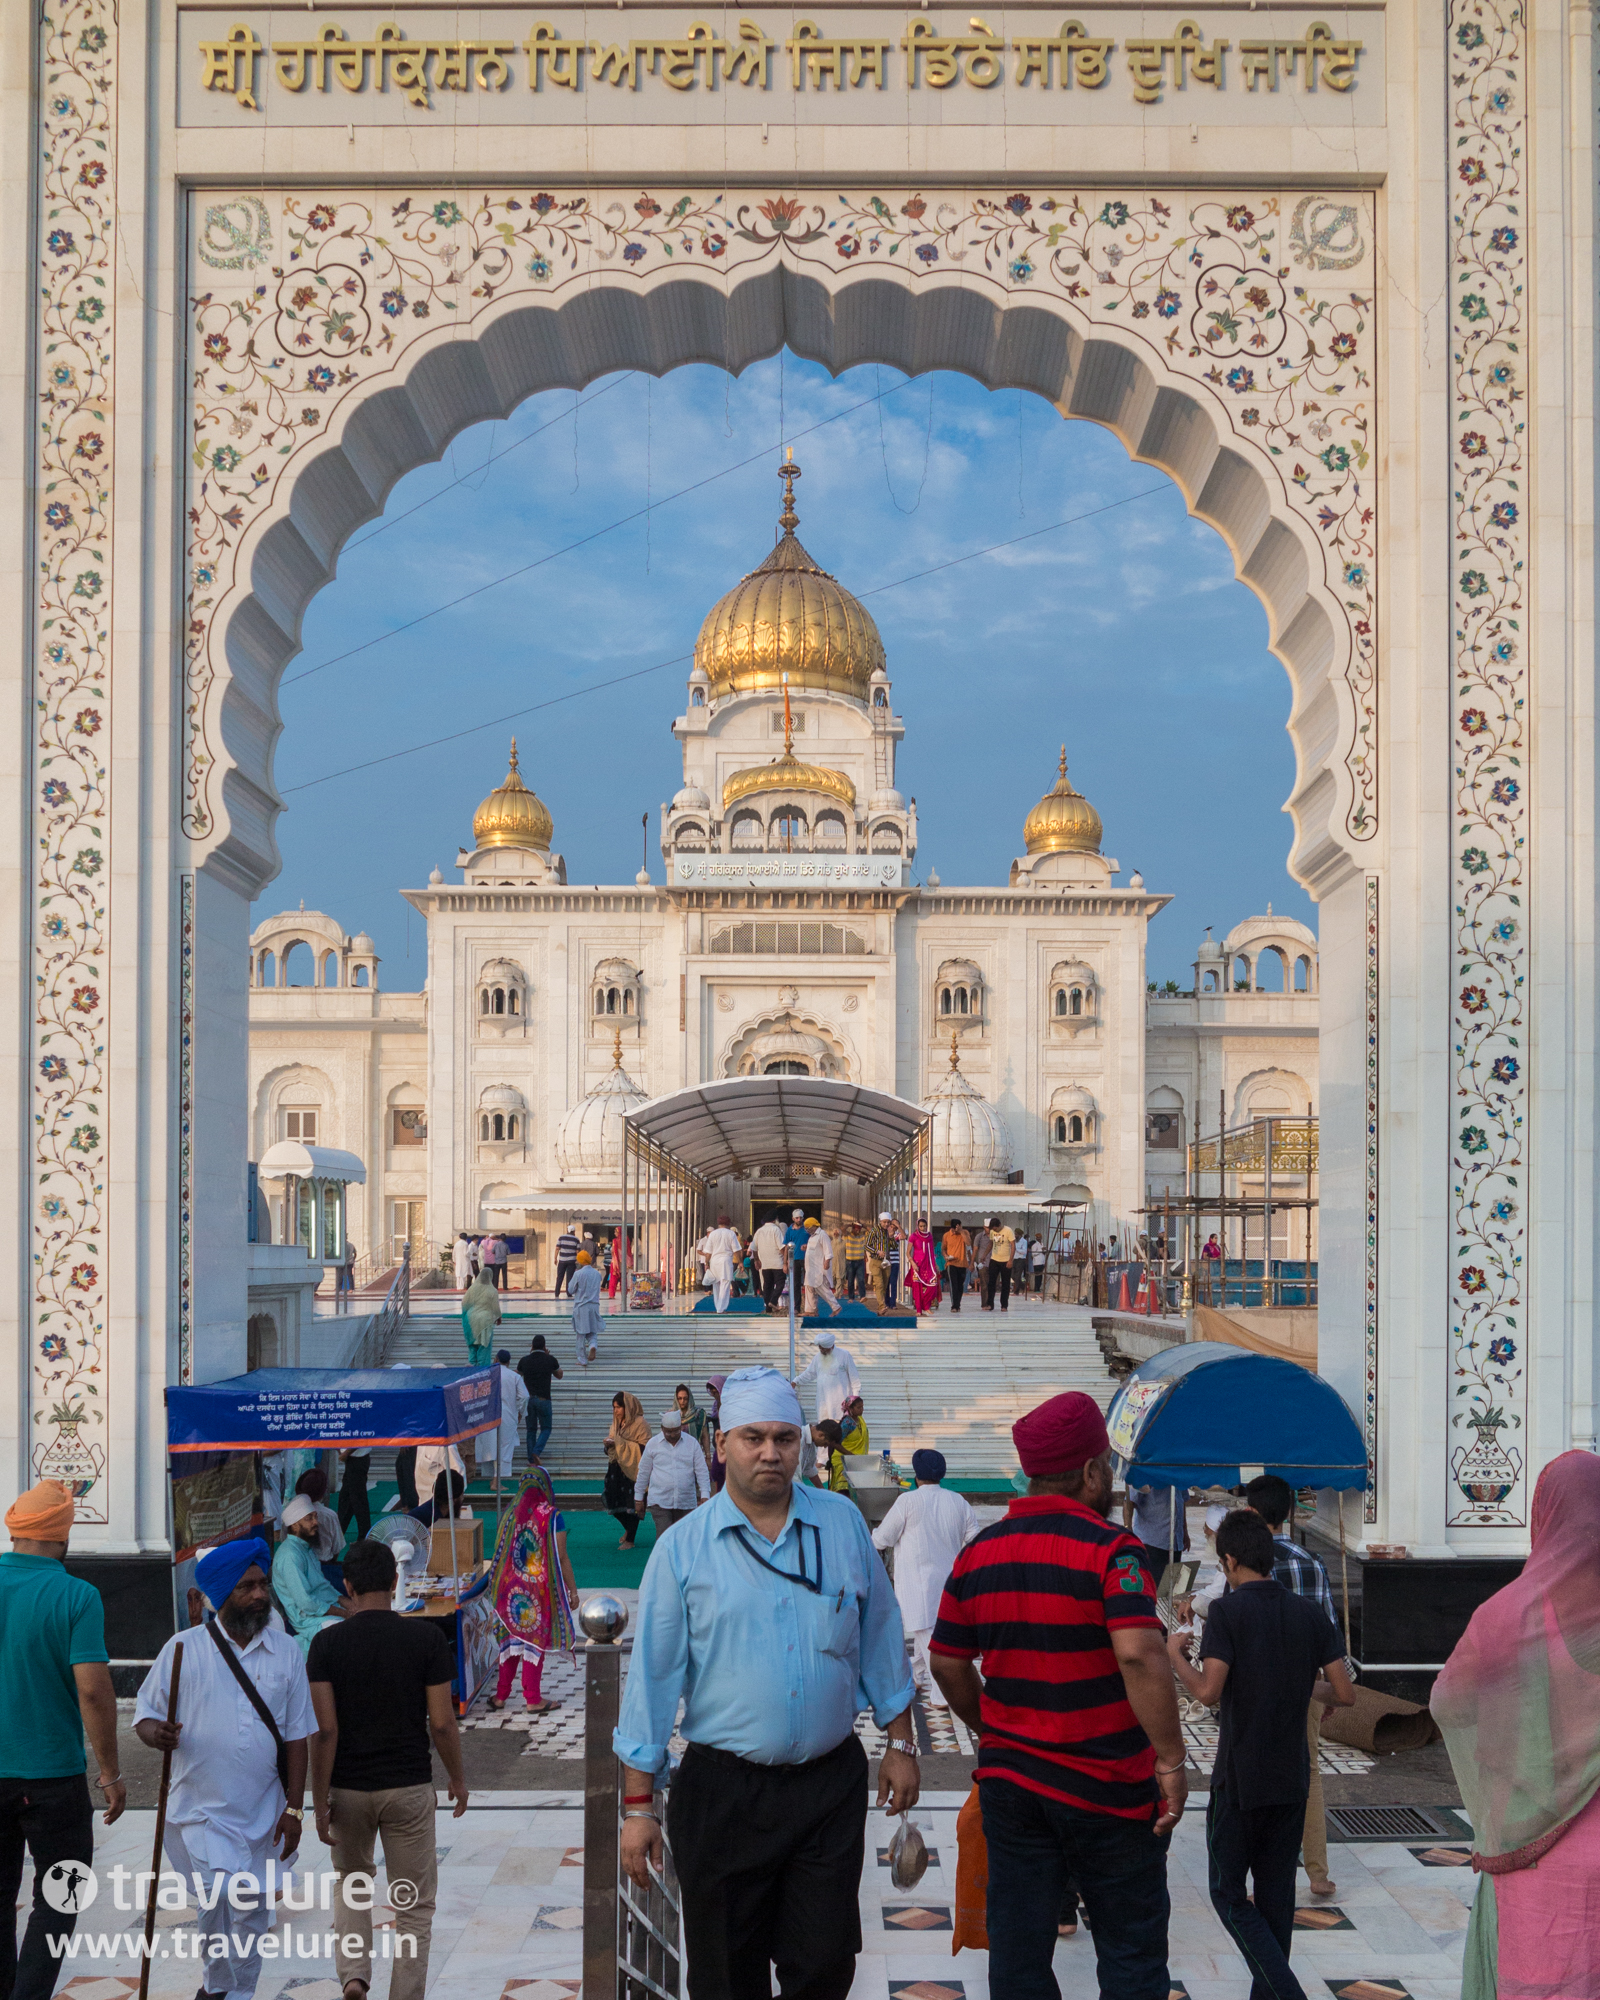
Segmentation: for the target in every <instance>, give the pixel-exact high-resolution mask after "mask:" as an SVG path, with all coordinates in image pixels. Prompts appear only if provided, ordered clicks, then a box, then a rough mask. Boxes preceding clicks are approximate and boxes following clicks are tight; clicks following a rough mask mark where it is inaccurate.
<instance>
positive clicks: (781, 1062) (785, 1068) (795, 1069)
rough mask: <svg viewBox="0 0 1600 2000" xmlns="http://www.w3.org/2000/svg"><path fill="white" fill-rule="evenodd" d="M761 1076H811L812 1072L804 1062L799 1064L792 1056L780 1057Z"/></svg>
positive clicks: (770, 1063) (769, 1064) (768, 1065)
mask: <svg viewBox="0 0 1600 2000" xmlns="http://www.w3.org/2000/svg"><path fill="white" fill-rule="evenodd" d="M761 1074H762V1075H763V1076H809V1075H810V1074H811V1072H810V1070H809V1069H808V1068H807V1067H806V1065H805V1064H804V1063H803V1062H797V1061H796V1060H795V1059H794V1058H793V1057H792V1056H780V1057H778V1059H777V1060H776V1061H775V1062H769V1063H768V1064H767V1065H766V1066H765V1068H764V1069H763V1070H762V1072H761Z"/></svg>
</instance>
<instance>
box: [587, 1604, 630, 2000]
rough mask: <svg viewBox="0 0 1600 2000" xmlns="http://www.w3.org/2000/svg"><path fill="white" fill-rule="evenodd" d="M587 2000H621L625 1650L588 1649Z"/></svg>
mask: <svg viewBox="0 0 1600 2000" xmlns="http://www.w3.org/2000/svg"><path fill="white" fill-rule="evenodd" d="M583 1679H584V1702H585V1708H584V1724H583V2000H617V1827H618V1819H617V1759H616V1754H615V1752H614V1751H613V1750H612V1748H611V1732H612V1730H613V1729H614V1728H615V1727H616V1722H617V1711H618V1709H619V1708H620V1706H621V1700H622V1648H621V1647H620V1646H618V1645H617V1644H615V1642H614V1641H611V1640H596V1639H591V1640H590V1641H589V1643H588V1644H587V1645H586V1646H585V1647H584V1649H583Z"/></svg>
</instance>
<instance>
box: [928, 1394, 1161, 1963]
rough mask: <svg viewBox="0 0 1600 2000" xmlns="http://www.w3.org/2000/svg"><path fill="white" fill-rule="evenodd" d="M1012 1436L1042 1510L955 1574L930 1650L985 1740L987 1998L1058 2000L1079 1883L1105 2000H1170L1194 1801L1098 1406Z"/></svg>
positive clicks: (981, 1792)
mask: <svg viewBox="0 0 1600 2000" xmlns="http://www.w3.org/2000/svg"><path fill="white" fill-rule="evenodd" d="M1011 1435H1012V1438H1013V1440H1014V1441H1015V1443H1016V1447H1017V1455H1018V1457H1019V1458H1020V1459H1021V1461H1022V1469H1023V1471H1024V1472H1025V1473H1026V1474H1027V1475H1028V1490H1027V1493H1026V1494H1025V1495H1022V1496H1020V1497H1019V1498H1018V1499H1016V1500H1013V1501H1012V1503H1011V1508H1010V1511H1009V1512H1008V1513H1007V1515H1006V1518H1005V1519H1004V1520H1003V1521H1000V1522H997V1523H996V1524H995V1526H994V1527H992V1528H986V1529H985V1530H984V1531H983V1533H982V1534H980V1535H979V1536H978V1537H977V1538H976V1540H974V1541H971V1542H969V1543H968V1544H967V1546H966V1547H965V1548H964V1549H963V1550H962V1551H961V1554H960V1555H959V1556H957V1558H956V1562H955V1568H954V1569H953V1570H952V1571H951V1573H950V1580H949V1582H948V1583H947V1584H946V1585H945V1589H944V1597H943V1600H942V1601H941V1603H940V1606H939V1620H938V1623H937V1625H936V1626H935V1627H934V1633H933V1638H932V1641H931V1642H930V1645H929V1658H930V1665H931V1666H932V1668H933V1674H934V1678H935V1680H937V1681H938V1683H939V1686H940V1687H941V1689H942V1690H943V1691H944V1694H945V1696H946V1698H947V1699H948V1701H949V1703H950V1706H951V1707H952V1708H953V1709H954V1710H955V1712H956V1713H957V1715H959V1716H960V1717H961V1719H962V1721H963V1722H965V1723H966V1725H967V1727H968V1728H969V1729H972V1730H974V1731H976V1732H977V1734H978V1736H979V1748H978V1765H977V1770H976V1772H975V1773H974V1775H975V1776H976V1778H977V1781H978V1796H979V1799H980V1802H981V1804H982V1807H983V1832H984V1839H985V1842H986V1843H987V1845H988V1849H989V1890H988V1928H989V1990H990V1991H991V1992H992V1993H997V1994H1002V1993H1003V1994H1004V1995H1005V1996H1006V2000H1060V1988H1059V1986H1058V1985H1057V1984H1056V1979H1055V1974H1054V1973H1053V1972H1052V1971H1051V1959H1052V1957H1053V1955H1054V1951H1055V1943H1056V1917H1057V1912H1058V1910H1059V1908H1060V1906H1061V1900H1062V1890H1063V1887H1064V1885H1065V1883H1066V1881H1067V1879H1068V1878H1070V1879H1071V1880H1072V1882H1073V1883H1074V1884H1075V1885H1076V1887H1077V1890H1078V1894H1079V1895H1080V1897H1081V1898H1082V1901H1083V1905H1084V1908H1085V1910H1086V1911H1087V1913H1088V1918H1089V1923H1090V1926H1091V1928H1092V1930H1093V1933H1094V1945H1095V1955H1096V1959H1097V1961H1098V1967H1099V1975H1100V1991H1101V1994H1102V1995H1103V1996H1106V2000H1167V1995H1168V1993H1169V1992H1170V1991H1171V1987H1170V1984H1169V1982H1168V1977H1167V1916H1168V1910H1169V1904H1168V1899H1167V1846H1168V1841H1169V1839H1170V1836H1171V1832H1172V1829H1173V1827H1174V1826H1176V1825H1177V1823H1178V1820H1179V1818H1180V1817H1181V1815H1182V1813H1183V1802H1184V1799H1185V1798H1186V1796H1187V1794H1188V1782H1187V1780H1186V1778H1185V1775H1184V1760H1185V1755H1186V1751H1185V1746H1184V1741H1183V1732H1182V1729H1181V1727H1180V1725H1179V1721H1178V1702H1177V1694H1176V1690H1175V1688H1174V1686H1173V1679H1172V1671H1171V1667H1170V1665H1169V1663H1168V1660H1167V1649H1166V1644H1165V1638H1164V1635H1163V1631H1162V1626H1161V1621H1160V1620H1159V1619H1158V1618H1157V1617H1156V1613H1155V1605H1154V1604H1153V1602H1152V1601H1151V1597H1150V1594H1149V1592H1150V1583H1149V1578H1148V1576H1147V1575H1146V1573H1145V1568H1144V1564H1143V1560H1142V1557H1141V1553H1140V1548H1139V1544H1138V1542H1137V1541H1136V1540H1135V1539H1134V1537H1133V1536H1132V1535H1131V1534H1129V1533H1128V1532H1127V1531H1126V1530H1125V1529H1123V1528H1117V1527H1113V1526H1112V1524H1111V1522H1110V1521H1109V1519H1108V1518H1107V1517H1108V1515H1109V1514H1110V1512H1111V1481H1112V1475H1111V1448H1110V1441H1109V1439H1108V1438H1107V1436H1106V1426H1105V1419H1104V1417H1103V1416H1102V1415H1101V1414H1100V1409H1099V1406H1098V1405H1097V1404H1096V1403H1095V1401H1094V1399H1093V1397H1091V1396H1086V1395H1084V1394H1083V1393H1082V1392H1081V1391H1079V1390H1074V1391H1073V1392H1072V1393H1071V1394H1069V1395H1064V1396H1055V1397H1052V1398H1051V1400H1050V1401H1049V1402H1048V1403H1043V1404H1041V1405H1040V1407H1039V1408H1038V1409H1036V1410H1031V1411H1030V1412H1029V1413H1028V1415H1027V1416H1025V1417H1023V1418H1021V1419H1020V1420H1019V1422H1017V1423H1016V1424H1015V1425H1014V1426H1013V1427H1012V1432H1011ZM979 1658H981V1659H982V1662H983V1670H982V1673H981V1674H980V1673H979V1670H978V1667H977V1664H976V1662H977V1660H978V1659H979Z"/></svg>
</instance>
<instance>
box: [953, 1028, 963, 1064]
mask: <svg viewBox="0 0 1600 2000" xmlns="http://www.w3.org/2000/svg"><path fill="white" fill-rule="evenodd" d="M960 1043H961V1031H960V1030H959V1029H958V1028H952V1029H951V1030H950V1067H951V1068H952V1069H960V1067H961V1046H960Z"/></svg>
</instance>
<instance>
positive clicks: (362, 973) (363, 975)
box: [354, 965, 372, 986]
mask: <svg viewBox="0 0 1600 2000" xmlns="http://www.w3.org/2000/svg"><path fill="white" fill-rule="evenodd" d="M354 984H355V985H357V986H370V985H371V984H372V976H371V974H370V973H369V972H368V970H367V968H366V966H364V965H358V966H357V967H356V976H355V980H354Z"/></svg>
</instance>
